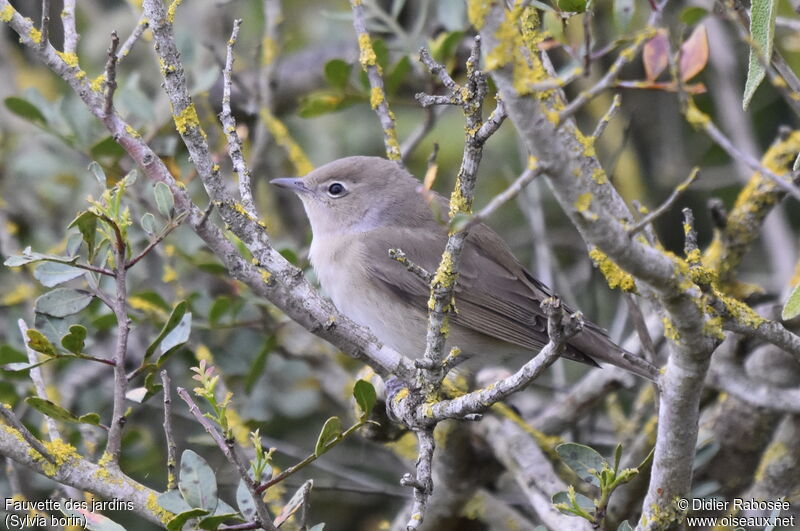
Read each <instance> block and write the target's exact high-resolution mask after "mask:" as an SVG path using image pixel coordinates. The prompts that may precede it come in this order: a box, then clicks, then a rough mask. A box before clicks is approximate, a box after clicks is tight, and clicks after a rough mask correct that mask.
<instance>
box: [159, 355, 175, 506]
mask: <svg viewBox="0 0 800 531" xmlns="http://www.w3.org/2000/svg"><path fill="white" fill-rule="evenodd" d="M161 385H162V386H163V387H164V389H163V392H164V437H165V438H166V440H167V490H174V489H177V488H178V484H177V482H176V481H175V468H177V466H178V458H177V454H178V450H177V446H176V445H175V436H174V435H173V433H172V381H171V380H170V377H169V374H168V373H167V371H166V370H163V371H161Z"/></svg>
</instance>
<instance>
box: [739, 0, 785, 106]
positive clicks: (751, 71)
mask: <svg viewBox="0 0 800 531" xmlns="http://www.w3.org/2000/svg"><path fill="white" fill-rule="evenodd" d="M777 13H778V0H753V1H752V2H751V8H750V38H751V39H752V41H753V45H752V46H751V47H750V65H749V67H748V69H747V81H746V82H745V85H744V96H743V97H742V108H743V109H744V110H747V107H748V106H749V105H750V100H752V99H753V95H754V94H755V93H756V89H758V86H759V85H760V84H761V82H762V81H763V80H764V76H765V75H766V71H765V70H764V66H763V65H762V62H763V63H767V64H769V62H770V59H771V58H772V44H773V40H774V37H775V17H776V16H777ZM759 55H761V58H759Z"/></svg>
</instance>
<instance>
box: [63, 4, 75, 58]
mask: <svg viewBox="0 0 800 531" xmlns="http://www.w3.org/2000/svg"><path fill="white" fill-rule="evenodd" d="M61 24H62V25H63V26H64V53H65V54H74V53H75V52H77V51H78V38H79V36H78V30H77V29H76V27H75V0H64V8H63V9H62V10H61Z"/></svg>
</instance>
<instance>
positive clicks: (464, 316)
mask: <svg viewBox="0 0 800 531" xmlns="http://www.w3.org/2000/svg"><path fill="white" fill-rule="evenodd" d="M437 229H439V227H437ZM446 241H447V235H446V233H445V231H444V229H443V228H441V229H440V230H433V231H430V230H428V231H425V230H419V229H411V228H403V229H398V228H393V229H392V230H391V231H387V230H386V229H376V230H373V231H370V232H369V233H366V234H365V236H364V243H365V246H366V250H367V253H368V256H369V258H368V261H369V263H370V272H371V274H372V275H373V276H374V278H375V280H376V281H377V282H380V283H382V284H383V286H384V287H385V288H387V289H389V290H391V291H392V292H393V293H395V294H396V295H397V296H399V297H401V298H402V299H404V300H406V302H407V303H409V304H411V305H413V306H415V307H418V308H420V309H425V308H426V306H427V302H428V297H429V295H430V292H429V290H428V286H427V285H426V284H425V283H424V282H423V281H422V280H421V279H420V278H419V277H417V276H416V275H414V274H412V273H410V272H408V271H406V269H405V268H404V267H403V266H402V265H401V264H398V263H397V262H395V261H394V260H392V259H391V258H389V257H388V249H390V248H400V249H402V250H403V251H404V252H405V253H406V255H407V256H408V258H409V260H411V261H413V262H415V263H417V264H418V265H420V266H421V267H423V268H425V269H427V270H428V271H431V272H433V271H434V270H435V269H436V267H437V266H438V262H439V259H440V257H441V253H442V251H443V250H444V247H445V244H446ZM459 272H460V277H459V281H458V284H457V285H456V296H455V300H456V310H457V313H456V314H455V315H454V316H453V317H452V322H453V323H454V324H456V325H460V326H464V327H466V328H470V329H472V330H475V331H477V332H480V333H482V334H485V335H487V336H490V337H493V338H496V339H500V340H502V341H506V342H509V343H512V344H515V345H517V346H519V347H523V348H526V349H530V350H532V351H537V350H539V349H540V348H541V347H542V346H544V345H545V344H546V343H547V340H548V337H547V319H546V317H545V316H544V315H543V313H542V311H541V308H540V304H541V301H542V300H543V299H545V298H546V297H549V296H550V295H551V292H550V290H549V289H548V288H547V287H546V286H544V285H543V284H541V283H540V282H538V281H536V280H535V279H534V278H533V277H531V276H530V275H529V274H528V273H527V272H526V271H525V269H524V268H523V267H522V266H521V264H519V262H517V260H516V259H515V258H514V256H513V255H512V254H511V251H510V250H509V249H508V247H507V246H506V244H505V242H503V240H502V239H501V238H500V237H499V236H498V235H497V234H496V233H494V232H493V231H492V230H491V229H489V228H488V227H486V226H484V225H479V226H476V227H475V228H474V229H473V231H472V232H471V233H470V236H469V237H468V239H467V245H466V246H465V248H464V253H463V254H462V260H461V266H460V268H459ZM565 357H567V358H569V359H573V360H575V361H580V362H583V363H588V364H590V365H595V366H596V365H597V364H596V363H595V362H594V360H592V359H591V358H590V357H589V356H587V355H586V354H584V353H583V352H580V351H579V350H577V349H575V348H568V349H567V351H566V352H565Z"/></svg>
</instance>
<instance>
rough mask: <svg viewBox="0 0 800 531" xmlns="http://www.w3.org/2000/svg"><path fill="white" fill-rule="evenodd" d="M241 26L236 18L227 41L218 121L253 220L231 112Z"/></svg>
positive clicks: (247, 180) (247, 174)
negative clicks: (233, 78)
mask: <svg viewBox="0 0 800 531" xmlns="http://www.w3.org/2000/svg"><path fill="white" fill-rule="evenodd" d="M241 25H242V19H240V18H238V19H236V20H234V21H233V31H232V32H231V38H230V39H228V54H227V56H226V58H225V68H223V69H222V112H221V113H220V115H219V116H220V121H222V128H223V129H224V130H225V137H226V138H227V139H228V155H229V156H230V158H231V162H232V163H233V169H234V170H235V171H236V174H237V175H238V176H239V195H240V196H241V200H242V207H244V210H245V211H246V212H247V213H248V215H250V216H252V217H253V218H255V217H257V214H256V205H255V202H254V201H253V188H252V185H251V184H250V182H251V181H250V170H249V169H248V168H247V163H245V161H244V154H243V153H242V141H241V140H240V139H239V133H237V132H236V120H235V119H234V117H233V113H232V112H231V76H232V72H233V47H234V45H235V44H236V39H237V37H238V36H239V27H240V26H241Z"/></svg>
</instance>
